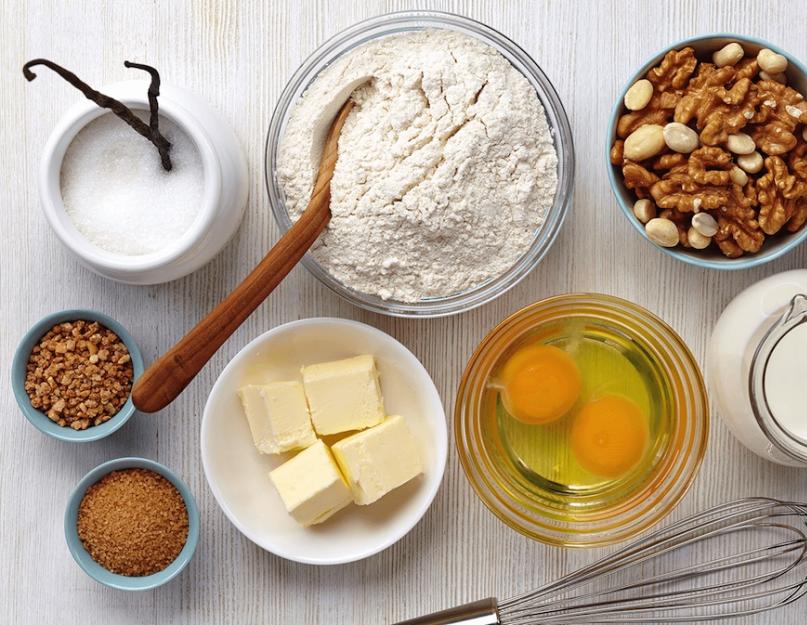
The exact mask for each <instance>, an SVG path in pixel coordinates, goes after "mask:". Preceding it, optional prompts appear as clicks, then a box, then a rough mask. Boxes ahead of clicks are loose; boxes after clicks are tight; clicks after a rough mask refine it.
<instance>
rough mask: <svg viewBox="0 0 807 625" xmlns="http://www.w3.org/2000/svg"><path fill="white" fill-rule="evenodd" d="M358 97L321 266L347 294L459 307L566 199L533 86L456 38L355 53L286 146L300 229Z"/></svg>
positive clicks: (317, 87)
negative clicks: (450, 300)
mask: <svg viewBox="0 0 807 625" xmlns="http://www.w3.org/2000/svg"><path fill="white" fill-rule="evenodd" d="M357 87H358V88H357ZM354 89H355V91H354ZM351 92H353V96H352V97H353V100H354V101H355V103H356V105H355V106H354V108H353V111H352V112H351V113H350V115H349V116H348V118H347V120H346V123H345V125H344V127H343V129H342V133H341V135H340V139H339V159H338V161H337V164H336V169H335V171H334V175H333V180H332V182H331V215H332V217H331V221H330V224H329V225H328V228H327V230H326V231H325V232H324V233H323V235H322V236H320V238H319V240H318V241H317V243H316V244H315V247H314V248H313V255H314V257H315V258H316V259H317V260H318V261H319V262H320V263H321V264H322V265H323V266H324V267H325V269H326V270H327V271H329V272H330V273H331V275H333V276H334V277H335V278H337V279H338V280H340V281H341V282H342V283H343V284H345V285H347V286H349V287H352V288H354V289H356V290H358V291H362V292H365V293H370V294H374V295H378V296H380V297H381V298H383V299H394V300H399V301H403V302H416V301H418V300H420V299H421V298H425V297H442V296H448V295H453V294H455V293H458V292H462V291H465V290H467V289H472V288H474V287H477V286H479V285H480V284H482V283H484V282H486V281H488V280H490V279H492V278H495V277H497V276H499V275H501V274H502V273H504V272H506V271H507V270H508V269H510V268H511V267H512V266H513V265H514V264H515V263H516V261H517V260H518V259H519V258H520V257H521V256H522V255H523V254H524V253H525V252H527V250H528V249H529V248H530V246H531V244H532V242H533V241H534V238H535V235H536V232H537V231H538V229H539V228H540V227H541V226H542V225H543V223H544V220H545V218H546V214H547V211H548V210H549V209H550V207H551V206H552V203H553V201H554V197H555V190H556V188H557V154H556V152H555V147H554V144H553V141H552V136H551V133H550V130H549V126H548V123H547V119H546V114H545V112H544V109H543V107H542V106H541V103H540V100H539V99H538V95H537V94H536V92H535V89H534V88H533V87H532V85H531V84H530V83H529V81H528V80H527V79H526V78H525V77H524V75H523V74H521V73H520V72H519V71H518V70H517V69H516V68H515V67H513V66H512V65H511V64H510V63H509V62H508V61H507V59H506V58H504V57H503V56H502V55H501V54H500V53H499V52H498V51H497V50H495V49H494V48H492V47H491V46H489V45H487V44H485V43H484V42H482V41H480V40H478V39H475V38H472V37H469V36H466V35H463V34H461V33H456V32H451V31H447V30H426V31H420V32H411V33H405V34H400V35H394V36H389V37H385V38H382V39H379V40H376V41H372V42H370V43H368V44H366V45H364V46H362V47H359V48H357V49H355V50H352V51H351V52H349V53H348V54H346V55H345V56H344V57H343V58H341V59H339V60H337V61H335V62H334V63H333V64H331V65H330V66H329V67H327V68H326V69H325V70H324V71H323V72H322V73H321V74H320V75H319V76H318V77H317V78H316V79H315V80H314V82H313V83H312V84H311V86H310V87H309V88H308V90H307V91H306V92H305V94H304V95H303V96H302V98H301V99H300V100H299V101H298V102H297V104H296V105H295V107H294V109H293V110H292V113H291V116H290V118H289V122H288V125H287V128H286V132H285V134H284V136H283V138H282V141H281V144H280V146H279V151H278V171H277V175H278V180H279V181H280V183H281V185H282V187H283V190H284V193H285V196H286V205H287V208H288V210H289V213H290V214H291V216H292V218H293V219H296V218H297V217H299V215H300V213H301V212H302V211H303V210H304V209H305V207H306V204H307V203H308V200H309V198H310V196H311V190H312V186H313V182H314V176H315V173H316V170H317V167H318V164H319V157H320V154H321V149H322V140H323V138H324V136H325V133H326V131H327V129H328V126H329V125H330V121H331V120H332V119H333V115H334V113H335V111H336V109H338V108H339V106H340V105H341V104H342V103H343V102H344V101H345V99H346V98H347V97H348V95H350V93H351Z"/></svg>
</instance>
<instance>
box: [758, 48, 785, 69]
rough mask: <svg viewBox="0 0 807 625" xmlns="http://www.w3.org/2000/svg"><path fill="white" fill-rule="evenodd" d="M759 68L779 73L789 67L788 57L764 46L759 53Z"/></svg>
mask: <svg viewBox="0 0 807 625" xmlns="http://www.w3.org/2000/svg"><path fill="white" fill-rule="evenodd" d="M757 63H758V64H759V68H760V69H761V70H762V71H764V72H768V73H769V74H779V73H781V72H783V71H785V70H786V69H787V59H786V58H785V57H783V56H782V55H781V54H777V53H776V52H774V51H773V50H769V49H768V48H762V50H760V51H759V54H757Z"/></svg>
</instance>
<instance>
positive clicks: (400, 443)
mask: <svg viewBox="0 0 807 625" xmlns="http://www.w3.org/2000/svg"><path fill="white" fill-rule="evenodd" d="M332 449H333V455H334V457H335V458H336V462H337V463H338V464H339V468H340V469H342V474H343V475H344V476H345V479H347V481H348V484H350V488H351V490H352V491H353V501H355V502H356V503H357V504H359V505H361V506H364V505H367V504H370V503H373V502H374V501H377V500H378V499H380V498H381V497H383V496H384V495H386V494H387V493H388V492H390V491H391V490H393V489H394V488H398V487H399V486H401V485H402V484H405V483H406V482H408V481H409V480H411V479H412V478H413V477H415V476H416V475H418V474H420V473H422V472H423V465H422V464H421V461H420V454H419V453H418V447H417V442H416V441H415V439H414V437H413V436H412V432H411V431H410V430H409V427H408V426H407V425H406V421H405V420H404V418H403V417H401V416H394V417H389V418H388V419H386V420H385V421H384V422H383V423H381V424H380V425H376V426H375V427H372V428H370V429H369V430H364V431H363V432H358V433H356V434H353V435H351V436H348V437H347V438H343V439H342V440H341V441H339V442H338V443H335V444H334V446H333V448H332Z"/></svg>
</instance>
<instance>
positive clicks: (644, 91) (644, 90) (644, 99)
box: [624, 78, 653, 111]
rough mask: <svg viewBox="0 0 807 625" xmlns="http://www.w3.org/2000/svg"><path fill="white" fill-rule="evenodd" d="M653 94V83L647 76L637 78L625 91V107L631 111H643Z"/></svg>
mask: <svg viewBox="0 0 807 625" xmlns="http://www.w3.org/2000/svg"><path fill="white" fill-rule="evenodd" d="M652 96H653V83H651V82H650V81H649V80H647V79H646V78H642V80H637V81H636V82H635V83H633V84H632V85H631V86H630V89H628V90H627V91H626V92H625V99H624V101H625V108H626V109H628V110H629V111H641V110H642V109H643V108H644V107H646V106H647V104H648V102H650V98H651V97H652Z"/></svg>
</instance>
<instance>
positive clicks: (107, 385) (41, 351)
mask: <svg viewBox="0 0 807 625" xmlns="http://www.w3.org/2000/svg"><path fill="white" fill-rule="evenodd" d="M133 375H134V374H133V369H132V365H131V356H130V355H129V350H128V349H126V345H124V343H123V341H121V340H120V338H119V337H118V335H117V334H115V333H114V332H112V331H111V330H109V329H107V328H105V327H103V326H102V325H100V324H99V323H98V322H95V321H84V320H78V321H69V322H65V323H60V324H58V325H56V326H54V327H53V328H51V329H50V330H49V331H48V332H47V333H46V334H45V335H44V336H43V337H42V338H41V339H40V340H39V343H38V344H37V345H35V346H34V348H33V349H32V350H31V355H30V356H29V357H28V364H27V369H26V376H25V392H26V393H27V394H28V397H29V398H30V400H31V406H33V407H34V408H36V409H37V410H41V411H42V412H44V413H45V414H46V415H47V416H48V418H49V419H50V420H51V421H53V422H54V423H56V424H57V425H60V426H63V427H64V426H69V427H71V428H73V429H74V430H83V429H86V428H88V427H90V426H91V425H100V424H101V423H104V422H105V421H108V420H109V419H111V418H112V417H113V416H114V415H116V414H117V413H118V411H119V410H120V409H121V407H122V406H123V404H124V403H126V400H127V399H128V397H129V391H130V390H131V388H132V378H133Z"/></svg>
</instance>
